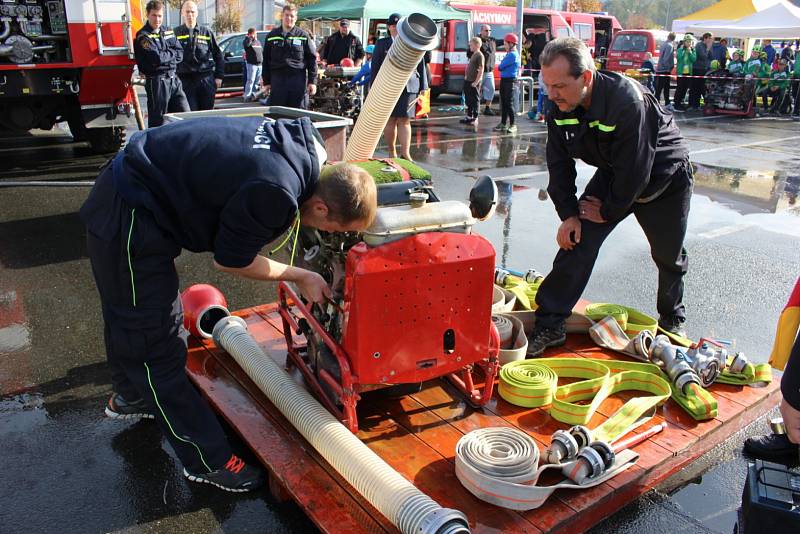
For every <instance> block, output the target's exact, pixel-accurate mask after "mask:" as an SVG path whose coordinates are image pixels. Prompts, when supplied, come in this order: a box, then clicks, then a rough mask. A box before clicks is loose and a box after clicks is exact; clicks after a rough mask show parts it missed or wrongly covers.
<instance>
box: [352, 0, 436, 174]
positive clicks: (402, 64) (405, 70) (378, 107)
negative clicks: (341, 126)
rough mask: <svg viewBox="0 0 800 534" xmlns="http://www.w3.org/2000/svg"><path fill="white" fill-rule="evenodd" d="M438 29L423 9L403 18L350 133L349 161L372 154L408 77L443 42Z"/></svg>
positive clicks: (367, 157) (361, 158) (362, 158)
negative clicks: (424, 13) (426, 55)
mask: <svg viewBox="0 0 800 534" xmlns="http://www.w3.org/2000/svg"><path fill="white" fill-rule="evenodd" d="M437 33H438V29H437V27H436V23H434V22H433V21H432V20H431V19H430V18H429V17H427V16H426V15H423V14H421V13H412V14H411V15H409V16H407V17H404V18H402V19H400V21H399V22H398V24H397V37H396V38H395V40H394V43H392V46H391V48H389V52H388V53H387V55H386V59H385V60H384V62H383V64H382V65H381V69H380V71H378V76H377V78H376V79H375V80H374V81H373V83H372V87H371V88H370V90H369V94H367V100H366V101H365V102H364V106H363V107H362V108H361V113H360V114H359V116H358V121H356V125H355V127H354V128H353V133H352V134H351V135H350V140H349V141H348V143H347V148H346V149H345V152H344V160H345V161H358V160H365V159H369V158H371V157H372V154H373V153H374V152H375V147H376V146H378V139H380V136H381V132H383V128H384V127H385V126H386V122H387V121H388V120H389V115H390V114H391V112H392V109H394V106H395V104H396V103H397V99H398V98H399V97H400V94H401V93H402V92H403V89H404V88H405V86H406V83H408V79H409V78H410V77H411V74H412V73H413V72H414V70H415V69H416V68H417V64H418V63H419V62H420V60H421V59H422V56H423V55H424V54H425V52H427V51H428V50H433V49H434V48H436V46H437V45H438V44H439V38H438V35H437Z"/></svg>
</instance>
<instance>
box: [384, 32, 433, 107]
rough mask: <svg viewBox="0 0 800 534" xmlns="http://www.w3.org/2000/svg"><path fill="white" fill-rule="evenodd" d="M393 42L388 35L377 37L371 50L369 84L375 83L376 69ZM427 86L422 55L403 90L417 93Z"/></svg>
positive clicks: (428, 85) (426, 75)
mask: <svg viewBox="0 0 800 534" xmlns="http://www.w3.org/2000/svg"><path fill="white" fill-rule="evenodd" d="M393 42H394V40H393V39H392V38H391V36H390V37H384V38H383V39H378V42H377V43H375V49H374V50H373V51H372V64H371V65H370V82H369V83H370V84H373V83H375V80H377V79H378V71H379V70H381V65H383V61H384V60H385V59H386V56H387V55H388V54H389V48H391V47H392V43H393ZM428 87H430V84H429V83H428V74H427V72H426V67H425V58H424V57H423V58H422V59H420V60H419V63H417V68H416V70H415V71H414V72H412V73H411V77H410V78H409V79H408V82H407V83H406V88H405V90H406V92H407V93H409V94H417V93H421V92H422V91H424V90H425V89H427V88H428Z"/></svg>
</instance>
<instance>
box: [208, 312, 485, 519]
mask: <svg viewBox="0 0 800 534" xmlns="http://www.w3.org/2000/svg"><path fill="white" fill-rule="evenodd" d="M213 336H214V341H215V342H216V343H217V345H218V346H220V347H222V348H224V349H225V350H226V351H228V353H229V354H230V355H231V356H232V357H233V359H234V360H236V362H237V363H238V364H239V365H240V366H241V368H242V369H243V370H244V371H245V372H246V373H247V375H248V376H249V377H250V378H251V379H252V380H253V381H254V382H255V383H256V385H257V386H258V387H259V389H261V391H263V392H264V394H265V395H266V396H267V397H268V398H269V399H270V401H272V403H273V404H274V405H275V406H276V407H277V408H278V409H279V410H280V411H281V413H282V414H283V415H284V416H286V418H287V419H288V420H289V421H290V422H291V423H292V425H294V426H295V428H297V430H298V431H300V433H301V434H303V436H304V437H305V438H306V439H307V440H308V442H309V443H311V445H312V446H313V447H314V448H315V449H316V450H317V451H319V453H320V454H321V455H322V457H323V458H325V460H327V461H328V463H330V464H331V465H332V466H333V468H334V469H336V471H337V472H338V473H339V474H340V475H342V477H344V478H345V480H347V481H348V482H349V483H350V484H351V485H352V486H353V487H354V488H355V489H356V490H357V491H358V492H359V493H361V495H363V496H364V498H365V499H366V500H367V501H369V503H370V504H372V505H373V506H374V507H375V508H376V509H377V510H378V511H380V512H381V513H382V514H383V515H384V516H386V518H387V519H389V521H391V522H392V523H393V524H394V525H395V526H397V528H398V529H400V531H401V532H404V533H406V534H457V533H458V534H463V533H468V532H469V531H470V530H469V524H468V522H467V518H466V516H465V515H464V514H463V513H461V512H459V511H458V510H452V509H449V508H442V507H441V506H440V505H439V504H438V503H436V502H435V501H434V500H433V499H431V498H430V497H429V496H427V495H425V494H424V493H422V492H421V491H419V490H418V489H417V488H416V487H414V485H413V484H411V483H410V482H409V481H408V480H406V479H405V478H403V477H402V476H401V475H400V474H399V473H398V472H397V471H395V470H394V469H392V467H391V466H389V465H388V464H387V463H386V462H384V461H383V460H382V459H381V458H380V457H379V456H378V455H377V454H375V453H374V452H372V451H371V450H370V449H369V448H368V447H367V446H366V445H364V443H362V442H361V440H359V439H358V438H357V437H356V436H354V435H353V434H352V433H351V432H350V431H349V430H347V428H345V427H344V425H342V424H341V423H340V422H339V421H338V420H337V419H336V418H335V417H333V415H331V414H330V412H328V411H327V410H326V409H325V408H323V407H322V405H320V404H319V403H318V402H317V401H316V400H315V399H314V398H313V397H312V396H311V395H310V394H309V393H308V392H307V391H306V390H305V389H303V388H302V387H301V386H300V385H298V384H296V383H295V382H294V381H293V380H292V379H291V378H290V377H289V376H288V375H287V374H286V372H285V371H283V369H281V368H280V366H278V364H277V363H275V361H273V360H272V358H270V357H269V356H267V355H266V354H264V352H263V351H262V350H261V348H260V347H259V346H258V344H257V343H256V342H255V340H254V339H253V338H252V336H250V334H249V333H248V332H247V326H246V324H245V322H244V321H243V320H242V319H241V318H239V317H226V318H224V319H222V320H221V321H219V322H218V323H217V324H216V326H215V327H214V332H213Z"/></svg>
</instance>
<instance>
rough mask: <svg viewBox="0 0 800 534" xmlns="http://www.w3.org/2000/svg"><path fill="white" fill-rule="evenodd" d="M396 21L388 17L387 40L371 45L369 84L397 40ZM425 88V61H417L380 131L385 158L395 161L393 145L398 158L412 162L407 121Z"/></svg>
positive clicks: (380, 40) (395, 18) (426, 83)
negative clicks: (384, 143)
mask: <svg viewBox="0 0 800 534" xmlns="http://www.w3.org/2000/svg"><path fill="white" fill-rule="evenodd" d="M399 21H400V15H399V14H398V13H392V14H391V15H389V19H388V20H387V21H386V26H387V27H388V29H389V37H384V38H383V39H379V40H378V42H377V43H375V53H374V55H373V56H372V74H371V76H372V77H371V83H375V80H377V79H378V72H379V71H380V69H381V65H383V62H384V60H385V59H386V54H387V53H388V52H389V48H390V47H391V46H392V42H394V38H395V37H396V36H397V23H398V22H399ZM427 88H428V75H427V72H426V70H425V61H424V59H421V60H420V62H419V63H417V68H416V70H414V72H412V73H411V78H409V80H408V83H406V86H405V88H404V89H403V92H402V93H400V98H398V100H397V104H396V105H395V106H394V109H393V110H392V113H391V115H390V116H389V121H388V122H387V123H386V127H385V128H384V129H383V137H384V140H385V141H386V145H387V146H388V150H389V157H391V158H396V157H397V149H396V148H395V142H398V143H399V144H400V157H401V158H403V159H407V160H409V161H412V159H411V152H410V148H411V118H412V117H414V115H415V113H416V101H417V95H418V94H419V92H420V91H423V90H425V89H427Z"/></svg>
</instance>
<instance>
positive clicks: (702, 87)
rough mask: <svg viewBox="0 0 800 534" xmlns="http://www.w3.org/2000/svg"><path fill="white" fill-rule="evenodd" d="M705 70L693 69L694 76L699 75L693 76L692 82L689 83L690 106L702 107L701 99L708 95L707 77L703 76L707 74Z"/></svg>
mask: <svg viewBox="0 0 800 534" xmlns="http://www.w3.org/2000/svg"><path fill="white" fill-rule="evenodd" d="M705 74H706V73H705V71H703V70H693V71H692V76H699V77H695V78H691V84H690V85H689V107H690V108H699V107H700V99H702V98H703V97H704V96H706V79H705V78H703V77H702V76H705Z"/></svg>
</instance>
